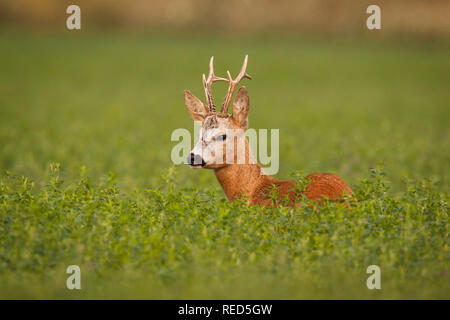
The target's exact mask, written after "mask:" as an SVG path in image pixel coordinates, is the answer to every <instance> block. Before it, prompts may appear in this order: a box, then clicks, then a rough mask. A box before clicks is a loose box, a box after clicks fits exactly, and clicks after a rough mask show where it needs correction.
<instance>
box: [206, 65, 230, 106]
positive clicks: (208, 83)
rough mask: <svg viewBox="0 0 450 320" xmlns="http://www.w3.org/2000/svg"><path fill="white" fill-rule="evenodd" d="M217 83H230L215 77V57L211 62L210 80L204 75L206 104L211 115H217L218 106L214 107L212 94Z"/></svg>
mask: <svg viewBox="0 0 450 320" xmlns="http://www.w3.org/2000/svg"><path fill="white" fill-rule="evenodd" d="M216 81H228V80H227V79H225V78H220V77H216V76H215V75H214V56H212V57H211V60H209V74H208V79H206V77H205V74H203V87H204V88H205V96H206V102H207V103H208V109H209V112H211V113H216V106H215V105H214V100H213V96H212V93H211V86H212V84H213V83H214V82H216Z"/></svg>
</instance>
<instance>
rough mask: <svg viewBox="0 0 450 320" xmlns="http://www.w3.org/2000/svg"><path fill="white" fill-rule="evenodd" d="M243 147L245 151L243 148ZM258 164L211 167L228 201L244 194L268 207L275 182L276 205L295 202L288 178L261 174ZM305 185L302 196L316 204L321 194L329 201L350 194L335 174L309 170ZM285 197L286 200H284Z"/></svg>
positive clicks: (251, 200) (293, 189)
mask: <svg viewBox="0 0 450 320" xmlns="http://www.w3.org/2000/svg"><path fill="white" fill-rule="evenodd" d="M246 150H249V149H248V148H246ZM261 170H262V168H261V166H260V165H259V164H228V165H226V166H224V167H221V168H218V169H215V170H214V173H215V175H216V178H217V180H218V181H219V183H220V185H221V186H222V188H223V190H224V192H225V195H226V196H227V198H228V200H230V201H234V200H236V199H240V198H241V197H242V196H243V195H245V196H246V197H247V199H248V201H249V203H250V204H251V205H263V206H272V205H273V204H274V203H273V202H272V199H271V198H269V193H270V190H271V189H273V186H274V185H275V186H276V187H277V189H276V192H277V193H278V201H277V203H278V204H281V205H283V204H286V203H288V204H289V205H291V206H293V205H295V201H296V199H298V198H299V197H301V195H302V194H297V193H296V190H295V184H294V182H292V181H289V180H277V179H275V178H273V177H271V176H269V175H265V174H261ZM306 178H307V179H308V180H309V182H310V183H309V184H308V185H307V186H306V191H305V192H304V195H305V196H306V198H307V199H309V200H315V201H318V202H319V203H320V202H321V201H322V200H323V199H324V197H326V198H328V199H330V200H339V199H342V198H343V196H344V195H345V194H347V195H350V194H352V190H351V189H350V187H348V186H347V185H346V184H345V182H344V181H343V180H342V179H341V178H339V177H338V176H337V175H335V174H331V173H313V174H310V175H308V176H307V177H306ZM284 200H287V201H284Z"/></svg>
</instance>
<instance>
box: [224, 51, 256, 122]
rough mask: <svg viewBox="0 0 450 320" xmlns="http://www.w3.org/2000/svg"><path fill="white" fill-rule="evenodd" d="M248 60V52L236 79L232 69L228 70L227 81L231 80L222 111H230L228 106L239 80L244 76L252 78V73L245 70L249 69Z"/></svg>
mask: <svg viewBox="0 0 450 320" xmlns="http://www.w3.org/2000/svg"><path fill="white" fill-rule="evenodd" d="M247 62H248V54H247V55H246V56H245V58H244V63H243V64H242V68H241V71H240V72H239V74H238V75H237V77H236V79H234V80H233V79H232V78H231V74H230V71H227V75H228V80H227V81H228V82H229V86H228V92H227V95H226V96H225V100H224V102H223V105H222V110H220V112H221V113H228V106H229V105H230V102H231V98H232V97H233V93H234V90H235V89H236V86H237V85H238V84H239V82H241V80H242V79H244V78H247V79H251V78H252V77H250V75H249V74H248V73H246V72H245V70H246V69H247Z"/></svg>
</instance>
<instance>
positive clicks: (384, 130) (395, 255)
mask: <svg viewBox="0 0 450 320" xmlns="http://www.w3.org/2000/svg"><path fill="white" fill-rule="evenodd" d="M0 39H1V41H0V298H44V299H47V298H59V299H73V298H88V299H91V298H151V299H161V298H164V299H167V298H175V299H179V298H194V299H196V298H247V299H253V298H272V299H298V298H312V299H315V298H355V299H358V298H369V299H381V298H386V299H390V298H447V299H448V298H450V281H449V278H448V272H449V270H448V268H449V261H450V252H449V240H448V239H449V237H448V233H449V223H448V220H449V216H448V210H449V208H448V206H449V202H448V201H449V195H448V192H449V190H450V175H449V172H450V170H449V169H450V168H449V163H450V130H449V119H450V108H449V105H450V91H449V85H450V60H449V59H448V57H449V56H450V46H449V45H448V44H446V43H444V42H440V43H432V42H417V41H409V40H405V41H401V42H399V41H397V42H396V41H394V40H383V41H382V40H378V41H374V40H368V39H364V38H361V39H353V41H350V40H349V39H340V40H331V41H330V39H320V38H314V39H308V38H299V37H296V36H294V35H292V36H283V37H279V36H263V35H260V36H239V37H238V36H231V35H220V34H214V35H213V34H193V33H186V34H183V33H158V34H156V33H151V32H148V33H125V32H114V33H106V32H105V33H88V32H78V33H77V32H64V33H50V32H41V33H34V34H29V33H26V32H24V31H14V30H11V29H5V30H2V31H0ZM245 54H248V55H249V65H248V69H247V70H248V72H249V74H250V75H252V77H253V80H251V81H247V82H246V84H245V85H246V86H247V89H248V91H249V95H250V101H251V102H250V104H251V107H250V108H251V110H250V118H249V120H250V127H252V128H268V129H270V128H277V129H280V171H279V173H278V174H277V175H276V177H277V178H279V179H288V178H291V179H294V180H295V181H297V182H298V183H299V184H302V183H303V180H302V179H301V178H302V177H303V176H304V175H306V174H308V173H312V172H332V173H337V174H339V175H340V176H341V177H342V178H343V179H344V180H345V181H346V182H347V183H348V184H349V185H350V186H351V188H352V189H353V190H354V191H355V193H356V196H357V199H358V204H353V205H352V206H351V207H350V208H346V207H344V206H343V205H342V204H339V203H333V202H330V203H326V204H325V205H324V207H322V208H320V209H318V208H315V207H310V206H308V205H306V204H305V205H303V206H302V208H301V209H299V208H295V209H293V208H262V207H258V206H253V207H249V206H247V205H246V204H245V203H243V202H242V203H240V202H236V203H230V202H228V201H226V199H225V197H224V194H223V192H222V190H221V188H220V186H219V184H218V183H217V181H216V180H215V177H214V175H213V173H212V172H210V171H207V170H204V171H202V170H195V171H194V170H191V169H189V168H188V167H187V166H183V165H180V166H174V165H173V164H172V162H171V158H170V153H171V149H172V147H173V146H174V145H175V144H176V142H172V141H171V140H170V136H171V133H172V131H173V130H174V129H176V128H187V129H189V130H191V131H192V130H193V123H192V120H191V119H190V117H189V115H188V113H187V111H186V108H185V106H184V103H183V90H184V89H189V90H191V91H192V92H193V93H194V94H196V95H197V96H198V97H201V98H203V94H202V93H203V88H202V83H201V74H202V73H206V72H207V71H208V60H209V57H210V56H211V55H214V56H215V70H216V74H218V75H224V74H225V72H226V70H230V71H231V73H232V74H236V73H237V71H238V70H239V68H240V65H241V63H242V59H243V57H244V55H245ZM217 86H218V88H217V89H215V93H216V96H217V98H216V101H217V102H219V101H220V99H221V97H222V96H223V94H224V93H225V90H226V86H225V85H224V84H218V85H217ZM69 265H79V266H80V267H81V272H82V289H81V290H68V289H67V288H66V279H67V277H68V275H67V274H66V268H67V266H69ZM369 265H378V266H380V268H381V290H369V289H367V287H366V279H367V278H368V276H369V275H368V274H367V273H366V269H367V267H368V266H369Z"/></svg>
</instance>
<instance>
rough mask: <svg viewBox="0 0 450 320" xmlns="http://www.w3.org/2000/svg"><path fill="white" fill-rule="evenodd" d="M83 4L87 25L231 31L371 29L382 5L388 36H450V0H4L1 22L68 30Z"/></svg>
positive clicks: (345, 31) (0, 7)
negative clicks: (374, 11)
mask: <svg viewBox="0 0 450 320" xmlns="http://www.w3.org/2000/svg"><path fill="white" fill-rule="evenodd" d="M70 4H77V5H79V6H80V7H81V12H82V29H89V28H103V27H105V28H106V27H124V28H172V29H173V28H183V29H185V28H191V29H194V30H195V29H207V30H208V29H209V30H220V31H227V32H295V33H301V34H308V33H311V34H358V33H366V32H370V31H369V30H367V28H366V24H365V20H366V18H367V16H368V14H367V13H366V8H367V7H368V6H369V5H370V4H377V5H379V6H380V7H381V21H382V31H381V32H382V34H384V35H408V36H421V37H438V38H449V37H450V1H448V0H385V1H378V0H339V1H336V0H226V1H224V0H38V1H36V0H0V23H1V24H3V25H5V24H6V25H21V26H24V27H31V28H53V27H55V28H65V19H66V16H67V14H66V12H65V11H66V8H67V6H68V5H70Z"/></svg>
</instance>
